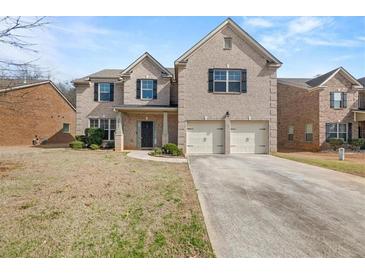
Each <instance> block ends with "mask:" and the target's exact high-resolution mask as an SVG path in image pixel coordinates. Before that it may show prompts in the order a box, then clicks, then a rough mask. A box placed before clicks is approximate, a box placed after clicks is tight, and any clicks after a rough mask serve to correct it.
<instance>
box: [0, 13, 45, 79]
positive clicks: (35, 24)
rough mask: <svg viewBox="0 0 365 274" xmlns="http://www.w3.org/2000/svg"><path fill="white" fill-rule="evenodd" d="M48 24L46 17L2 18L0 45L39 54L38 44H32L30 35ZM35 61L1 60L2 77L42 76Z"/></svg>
mask: <svg viewBox="0 0 365 274" xmlns="http://www.w3.org/2000/svg"><path fill="white" fill-rule="evenodd" d="M46 24H48V22H46V21H45V17H39V18H32V19H24V18H23V17H11V16H5V17H0V44H3V45H6V46H8V47H13V48H17V49H19V50H22V51H30V52H33V53H37V52H38V51H37V49H36V48H35V46H36V44H34V43H31V42H30V41H29V40H30V39H29V36H28V34H29V33H31V32H32V31H34V30H35V29H38V28H40V27H42V26H44V25H46ZM36 60H37V59H34V60H13V59H12V58H7V59H4V58H2V59H0V76H1V77H2V78H3V79H4V78H7V79H9V78H20V77H24V76H27V75H28V74H29V75H33V77H34V76H36V75H38V77H39V76H40V71H41V70H40V69H39V67H38V66H37V65H35V61H36Z"/></svg>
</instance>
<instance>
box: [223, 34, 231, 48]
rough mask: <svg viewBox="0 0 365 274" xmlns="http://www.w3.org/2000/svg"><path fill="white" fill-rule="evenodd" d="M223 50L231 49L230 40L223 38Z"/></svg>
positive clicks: (229, 38)
mask: <svg viewBox="0 0 365 274" xmlns="http://www.w3.org/2000/svg"><path fill="white" fill-rule="evenodd" d="M224 49H232V38H231V37H224Z"/></svg>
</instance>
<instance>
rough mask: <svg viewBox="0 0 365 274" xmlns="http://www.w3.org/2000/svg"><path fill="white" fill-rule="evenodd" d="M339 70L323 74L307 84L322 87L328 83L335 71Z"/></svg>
mask: <svg viewBox="0 0 365 274" xmlns="http://www.w3.org/2000/svg"><path fill="white" fill-rule="evenodd" d="M338 69H339V68H335V69H333V70H331V71H329V72H327V73H325V74H322V75H321V76H318V77H316V78H313V79H312V80H309V81H308V82H307V84H308V85H310V86H311V87H316V86H320V85H321V84H322V83H323V82H324V81H326V80H327V79H328V78H329V77H330V76H331V75H332V74H333V73H334V72H335V71H337V70H338Z"/></svg>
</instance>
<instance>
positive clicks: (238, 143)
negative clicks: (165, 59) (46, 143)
mask: <svg viewBox="0 0 365 274" xmlns="http://www.w3.org/2000/svg"><path fill="white" fill-rule="evenodd" d="M280 66H281V62H280V61H279V60H278V59H276V58H275V57H274V56H273V55H272V54H270V53H269V52H268V51H267V50H266V49H264V48H263V47H262V46H261V45H260V44H259V43H258V42H257V41H255V40H254V39H253V38H252V37H251V36H249V35H248V34H247V33H246V32H245V31H244V30H242V29H241V28H240V27H239V26H238V25H237V24H236V23H235V22H234V21H233V20H231V19H227V20H225V21H224V22H223V23H222V24H220V25H219V26H218V27H217V28H215V29H214V30H213V31H212V32H210V33H209V34H208V35H207V36H205V37H204V38H203V39H202V40H200V41H199V42H198V43H197V44H196V45H194V46H193V47H192V48H191V49H189V50H188V51H187V52H185V53H184V54H183V55H182V56H181V57H179V58H178V59H177V60H176V61H175V67H174V68H165V67H163V66H162V65H161V64H160V63H159V62H158V61H157V60H156V59H154V58H153V57H152V56H151V55H150V54H148V53H145V54H143V55H142V56H141V57H140V58H138V59H137V60H136V61H135V62H133V63H132V64H131V65H129V66H128V67H127V68H126V69H124V70H122V69H113V70H102V71H100V72H97V73H94V74H91V75H89V76H87V77H84V78H81V79H78V80H75V81H74V84H75V86H76V92H77V103H76V104H77V134H83V133H84V130H85V128H87V127H91V126H92V127H101V128H103V129H104V132H105V135H104V139H105V140H110V141H112V140H114V141H115V149H116V150H117V151H121V150H124V149H141V148H142V149H143V148H152V147H155V146H161V145H163V144H165V143H167V142H172V143H176V144H178V145H179V147H181V148H182V149H183V150H184V152H185V153H187V154H193V153H270V152H273V151H276V147H277V134H276V132H277V79H276V70H277V69H278V68H279V67H280Z"/></svg>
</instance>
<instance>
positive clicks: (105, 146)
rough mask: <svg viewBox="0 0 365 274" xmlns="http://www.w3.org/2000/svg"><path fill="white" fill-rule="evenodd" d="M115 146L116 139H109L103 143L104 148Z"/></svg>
mask: <svg viewBox="0 0 365 274" xmlns="http://www.w3.org/2000/svg"><path fill="white" fill-rule="evenodd" d="M114 147H115V144H114V141H107V142H105V143H103V145H102V148H106V149H108V148H114Z"/></svg>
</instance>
